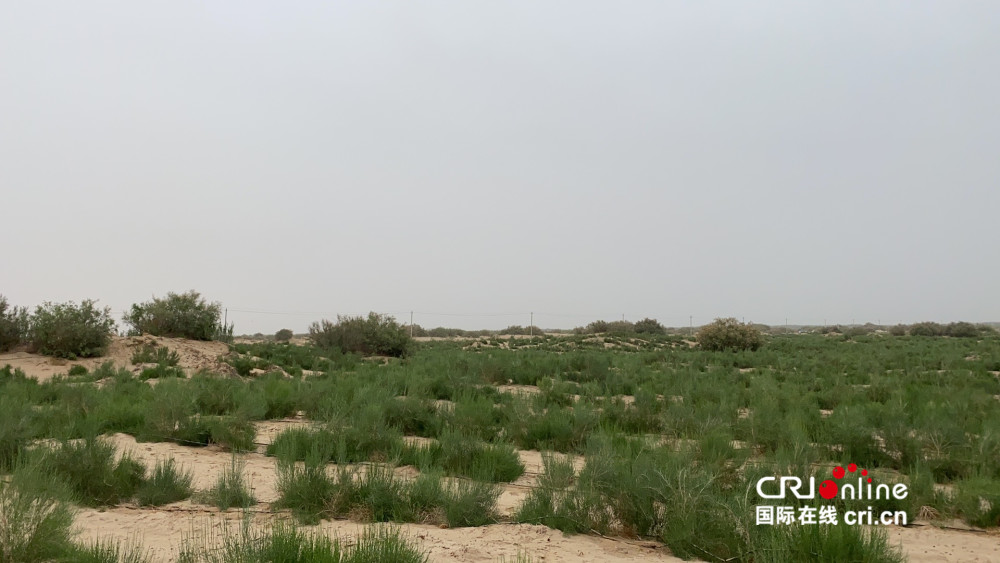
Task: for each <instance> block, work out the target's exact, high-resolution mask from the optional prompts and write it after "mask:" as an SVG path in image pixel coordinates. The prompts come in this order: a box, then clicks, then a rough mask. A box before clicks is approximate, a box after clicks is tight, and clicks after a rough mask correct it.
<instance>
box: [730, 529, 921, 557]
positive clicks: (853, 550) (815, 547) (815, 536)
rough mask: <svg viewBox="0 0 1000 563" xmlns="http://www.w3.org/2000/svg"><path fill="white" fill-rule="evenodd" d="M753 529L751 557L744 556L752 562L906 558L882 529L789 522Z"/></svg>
mask: <svg viewBox="0 0 1000 563" xmlns="http://www.w3.org/2000/svg"><path fill="white" fill-rule="evenodd" d="M763 528H766V530H765V529H763ZM756 531H758V533H757V534H753V535H752V536H751V538H750V541H751V543H752V544H753V546H752V550H753V551H752V556H748V557H747V559H750V560H752V561H754V562H760V563H784V562H785V561H816V562H819V563H839V562H841V561H865V562H866V563H902V562H903V561H905V560H906V559H905V557H904V556H903V554H902V553H901V551H900V550H899V548H896V547H893V546H891V545H890V544H889V539H888V535H887V534H886V532H885V529H884V528H881V529H880V528H875V527H867V526H866V527H861V526H847V525H840V526H829V525H805V526H803V525H791V526H763V527H760V526H759V527H757V530H756Z"/></svg>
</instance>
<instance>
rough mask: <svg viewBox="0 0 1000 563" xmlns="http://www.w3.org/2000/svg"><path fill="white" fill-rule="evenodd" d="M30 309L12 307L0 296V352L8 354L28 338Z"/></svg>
mask: <svg viewBox="0 0 1000 563" xmlns="http://www.w3.org/2000/svg"><path fill="white" fill-rule="evenodd" d="M28 326H29V322H28V309H27V308H26V307H11V306H10V305H8V303H7V298H6V297H4V296H3V295H0V352H6V351H7V350H10V349H11V348H13V347H15V346H17V345H18V344H21V343H22V342H24V340H25V339H26V338H27V337H28Z"/></svg>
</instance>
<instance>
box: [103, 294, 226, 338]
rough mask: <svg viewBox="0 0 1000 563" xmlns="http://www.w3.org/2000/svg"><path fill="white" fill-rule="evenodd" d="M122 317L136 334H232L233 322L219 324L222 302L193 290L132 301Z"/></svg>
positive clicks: (204, 336) (218, 335) (222, 335)
mask: <svg viewBox="0 0 1000 563" xmlns="http://www.w3.org/2000/svg"><path fill="white" fill-rule="evenodd" d="M123 319H124V320H125V323H127V324H128V325H129V326H131V327H132V331H133V332H137V333H139V334H151V335H153V336H171V337H176V338H190V339H192V340H224V339H225V338H226V337H227V336H231V335H232V325H229V326H222V323H221V320H222V305H220V304H219V303H217V302H214V303H208V302H207V301H205V300H204V299H203V298H202V297H201V294H199V293H198V292H197V291H194V290H191V291H188V292H186V293H179V294H178V293H167V296H166V297H165V298H162V299H161V298H158V297H153V300H152V301H147V302H145V303H137V304H134V305H132V309H131V310H130V311H129V312H128V313H126V314H125V315H124V317H123Z"/></svg>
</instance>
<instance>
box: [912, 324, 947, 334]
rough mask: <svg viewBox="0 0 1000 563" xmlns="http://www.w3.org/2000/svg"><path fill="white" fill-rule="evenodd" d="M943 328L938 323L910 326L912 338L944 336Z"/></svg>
mask: <svg viewBox="0 0 1000 563" xmlns="http://www.w3.org/2000/svg"><path fill="white" fill-rule="evenodd" d="M944 333H945V328H944V327H943V326H941V325H940V324H938V323H934V322H930V321H925V322H922V323H916V324H912V325H910V334H911V335H913V336H944Z"/></svg>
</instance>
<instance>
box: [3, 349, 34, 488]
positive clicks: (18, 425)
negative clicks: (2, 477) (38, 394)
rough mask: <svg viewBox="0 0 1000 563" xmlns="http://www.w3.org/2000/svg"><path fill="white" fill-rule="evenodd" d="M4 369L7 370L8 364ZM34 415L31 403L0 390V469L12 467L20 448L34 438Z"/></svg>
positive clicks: (8, 368)
mask: <svg viewBox="0 0 1000 563" xmlns="http://www.w3.org/2000/svg"><path fill="white" fill-rule="evenodd" d="M5 370H6V371H9V370H10V366H7V367H6V368H5ZM0 373H2V372H0ZM36 417H37V415H36V414H35V413H34V412H33V411H32V409H31V405H28V404H25V403H24V401H23V400H21V399H20V398H18V397H14V396H7V395H5V394H4V391H3V390H0V471H3V470H5V469H10V468H12V467H13V466H14V462H15V461H16V460H17V458H18V455H19V454H20V453H21V450H22V449H24V447H25V446H26V445H27V444H28V442H29V441H30V440H31V439H32V438H34V435H35V429H34V421H35V419H36Z"/></svg>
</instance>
